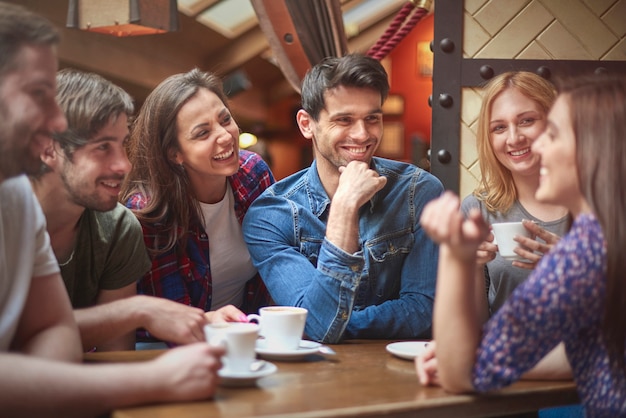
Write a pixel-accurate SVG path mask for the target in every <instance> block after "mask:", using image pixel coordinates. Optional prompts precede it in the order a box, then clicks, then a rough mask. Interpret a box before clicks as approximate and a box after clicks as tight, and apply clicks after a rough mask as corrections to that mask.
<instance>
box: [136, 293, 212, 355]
mask: <svg viewBox="0 0 626 418" xmlns="http://www.w3.org/2000/svg"><path fill="white" fill-rule="evenodd" d="M141 305H142V306H141V309H142V311H143V312H144V316H145V320H144V321H143V322H144V323H143V327H144V328H145V329H146V330H148V332H149V333H150V334H151V335H152V336H154V337H156V338H158V339H160V340H163V341H170V342H173V343H176V344H189V343H194V342H200V341H205V339H204V325H206V324H207V323H208V321H207V318H206V317H205V315H204V311H203V310H202V309H200V308H194V307H191V306H187V305H183V304H182V303H178V302H174V301H172V300H169V299H164V298H159V297H154V296H144V297H143V298H142V303H141Z"/></svg>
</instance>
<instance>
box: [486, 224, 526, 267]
mask: <svg viewBox="0 0 626 418" xmlns="http://www.w3.org/2000/svg"><path fill="white" fill-rule="evenodd" d="M491 228H493V234H494V236H495V237H496V244H497V245H498V252H499V253H500V256H501V257H502V258H504V259H505V260H510V261H513V260H524V258H523V257H520V256H519V255H517V254H515V247H517V246H519V244H518V243H517V242H516V241H513V238H515V235H521V236H525V237H530V232H529V231H528V230H527V229H526V228H524V225H522V223H521V222H502V223H495V224H492V225H491Z"/></svg>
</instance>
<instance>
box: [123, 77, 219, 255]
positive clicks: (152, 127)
mask: <svg viewBox="0 0 626 418" xmlns="http://www.w3.org/2000/svg"><path fill="white" fill-rule="evenodd" d="M200 89H207V90H209V91H211V92H213V93H215V94H216V95H217V97H219V98H220V100H221V101H222V102H223V103H224V105H225V106H226V108H228V109H229V107H228V99H227V97H226V95H225V94H224V91H223V88H222V81H221V80H220V79H219V78H218V77H217V76H216V75H214V74H212V73H207V72H203V71H200V70H199V69H197V68H196V69H193V70H191V71H189V72H187V73H182V74H176V75H173V76H170V77H168V78H167V79H165V80H164V81H163V82H162V83H161V84H159V85H158V86H157V87H156V88H155V89H154V90H153V91H152V92H151V93H150V94H149V95H148V97H147V98H146V101H145V102H144V104H143V106H142V107H141V109H140V110H139V113H138V114H137V117H136V119H135V121H134V123H133V126H132V128H131V134H130V143H129V148H128V159H129V160H130V162H131V163H132V165H133V168H132V169H131V172H130V173H129V175H128V176H127V177H126V180H125V182H124V185H123V186H122V192H121V193H120V199H121V202H122V203H126V201H127V200H128V199H129V198H130V197H131V196H132V195H134V194H136V193H139V194H141V195H142V196H143V197H144V198H145V199H146V205H145V207H143V208H142V209H133V212H134V213H135V215H136V216H137V218H138V219H139V220H140V221H142V222H146V223H152V224H158V225H159V227H160V228H161V231H163V233H164V234H165V235H166V236H167V240H166V242H158V243H157V244H156V245H157V246H158V248H148V251H149V252H150V253H151V254H156V253H161V252H165V251H169V250H170V249H172V247H174V245H175V244H176V243H177V242H178V240H180V238H182V236H183V235H184V232H185V231H187V230H188V227H189V223H190V219H191V218H190V213H196V214H197V215H198V216H200V214H201V211H200V207H199V204H198V202H197V200H196V199H195V195H194V192H193V189H192V187H191V185H190V183H189V178H188V177H187V174H186V173H185V170H184V169H183V168H182V167H181V166H180V165H178V164H176V163H175V162H174V160H173V156H174V155H175V154H176V152H177V151H179V146H178V136H177V132H178V126H177V123H176V117H177V115H178V112H179V111H180V109H181V108H182V107H183V105H185V104H186V103H187V102H188V101H189V100H190V99H191V98H192V97H194V96H195V95H196V93H197V92H198V90H200ZM190 209H191V210H190ZM181 244H182V245H183V246H184V244H185V243H184V242H181Z"/></svg>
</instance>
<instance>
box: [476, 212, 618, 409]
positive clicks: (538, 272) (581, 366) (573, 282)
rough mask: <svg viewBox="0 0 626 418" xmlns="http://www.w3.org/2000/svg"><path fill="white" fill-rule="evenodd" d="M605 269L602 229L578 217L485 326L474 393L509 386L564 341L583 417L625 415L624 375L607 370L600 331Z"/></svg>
mask: <svg viewBox="0 0 626 418" xmlns="http://www.w3.org/2000/svg"><path fill="white" fill-rule="evenodd" d="M605 266H606V243H605V241H604V235H603V233H602V228H601V226H600V224H599V222H598V220H597V219H596V218H595V216H594V215H592V214H583V215H580V216H579V217H578V218H577V219H576V220H575V222H574V224H573V225H572V228H571V230H570V231H569V233H568V234H567V235H565V237H563V239H561V241H559V243H558V244H557V245H556V246H555V247H554V248H553V250H552V251H551V252H550V253H549V254H548V255H546V256H545V257H543V259H542V260H541V261H540V263H539V264H538V265H537V268H536V269H535V271H533V273H532V274H531V275H530V277H529V279H528V280H527V281H526V282H524V283H523V284H522V285H520V286H519V287H518V288H517V289H516V290H515V291H514V292H513V294H512V295H511V297H510V298H509V300H508V301H507V302H506V303H505V305H504V306H503V307H502V308H501V309H500V310H499V311H498V312H497V313H496V315H494V316H493V317H492V318H491V320H490V321H489V322H487V324H485V327H484V329H483V332H484V335H483V339H482V343H481V346H480V347H479V349H478V351H477V359H476V364H475V366H474V370H473V384H474V387H475V388H476V390H478V391H481V392H483V391H489V390H492V389H497V388H500V387H503V386H506V385H508V384H511V383H512V382H514V381H516V380H518V379H519V378H520V376H521V375H522V374H523V373H524V372H526V371H528V370H529V369H531V368H532V367H533V366H534V365H535V364H536V363H537V362H538V361H539V360H540V359H541V358H542V357H543V356H544V355H546V354H547V353H548V352H549V351H550V350H552V349H553V348H554V347H555V346H556V345H557V344H558V343H559V342H560V341H563V342H564V343H565V348H566V351H567V357H568V360H569V362H570V364H571V365H572V369H573V372H574V379H575V381H576V385H577V387H578V394H579V396H580V400H581V403H582V404H583V406H584V407H585V412H586V416H587V417H619V416H626V377H625V376H624V373H623V372H621V371H619V370H615V369H612V368H611V367H610V365H609V357H608V353H607V350H606V347H605V345H604V344H603V341H602V335H601V332H600V329H601V321H602V316H603V314H604V300H605V293H606V276H605ZM625 274H626V272H625Z"/></svg>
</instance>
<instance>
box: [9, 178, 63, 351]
mask: <svg viewBox="0 0 626 418" xmlns="http://www.w3.org/2000/svg"><path fill="white" fill-rule="evenodd" d="M58 271H59V266H58V264H57V260H56V258H55V257H54V253H53V252H52V248H51V247H50V238H49V236H48V232H47V231H46V218H45V217H44V214H43V212H42V210H41V206H39V202H38V201H37V199H36V198H35V195H34V194H33V191H32V189H31V187H30V182H29V181H28V178H26V176H19V177H13V178H11V179H8V180H5V181H3V182H1V183H0V352H2V351H8V349H9V346H10V345H11V341H12V340H13V336H14V335H15V330H16V329H17V323H18V321H19V319H20V316H21V314H22V310H23V308H24V303H25V301H26V297H27V295H28V290H29V288H30V282H31V278H37V277H41V276H47V275H50V274H53V273H56V272H58Z"/></svg>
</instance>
